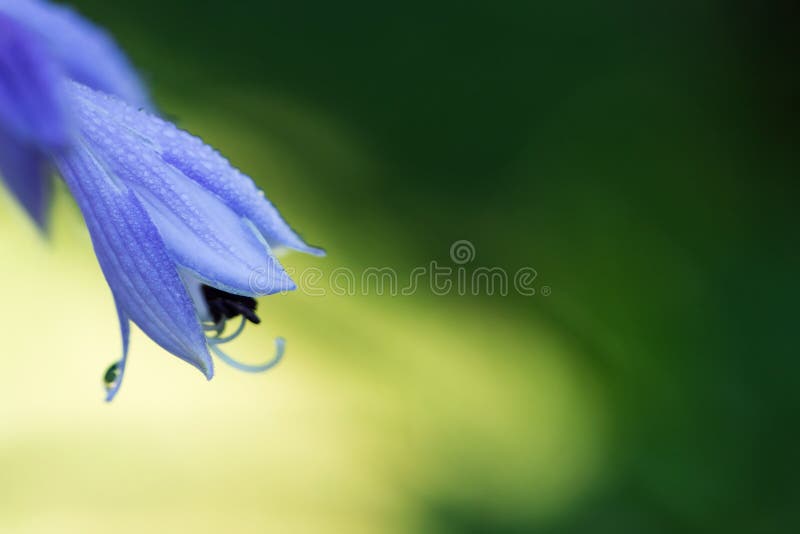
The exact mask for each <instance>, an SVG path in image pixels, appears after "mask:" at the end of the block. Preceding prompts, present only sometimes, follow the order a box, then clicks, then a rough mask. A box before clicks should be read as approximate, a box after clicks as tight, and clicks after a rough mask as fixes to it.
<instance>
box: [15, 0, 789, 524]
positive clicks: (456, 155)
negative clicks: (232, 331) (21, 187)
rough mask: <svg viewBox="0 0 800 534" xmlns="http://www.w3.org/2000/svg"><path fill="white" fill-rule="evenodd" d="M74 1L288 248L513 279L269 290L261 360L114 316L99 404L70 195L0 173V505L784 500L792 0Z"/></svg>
mask: <svg viewBox="0 0 800 534" xmlns="http://www.w3.org/2000/svg"><path fill="white" fill-rule="evenodd" d="M72 3H73V4H74V5H76V7H78V8H79V9H80V10H81V12H83V13H84V14H86V15H87V16H89V17H90V18H91V19H93V20H95V21H96V22H98V23H100V24H102V25H104V26H106V27H107V28H109V29H110V31H112V32H113V33H114V35H115V36H116V37H117V39H118V40H119V42H120V43H121V44H122V45H123V47H124V48H125V49H126V50H127V51H128V52H129V54H130V56H131V57H132V58H133V60H134V62H135V63H136V65H137V66H138V67H139V68H140V70H141V71H142V72H143V74H144V76H145V77H146V78H147V80H148V82H149V83H150V85H151V87H152V88H153V92H154V95H155V99H156V101H157V102H158V104H159V105H160V107H161V108H162V109H163V110H164V111H165V112H167V113H168V114H169V115H170V116H171V117H172V118H173V119H174V120H175V121H176V122H177V123H178V124H179V125H180V126H182V127H184V128H187V129H189V130H191V131H192V132H193V133H196V134H198V135H200V136H202V137H203V138H204V139H206V140H207V141H208V142H209V143H211V144H213V145H214V146H215V147H217V148H219V149H220V150H221V151H222V152H223V153H224V154H225V155H226V156H228V157H229V158H230V159H231V160H232V161H233V162H234V164H236V165H237V166H239V167H240V168H241V169H242V170H244V171H245V172H246V173H248V174H250V175H251V176H253V177H254V179H255V180H256V181H257V182H258V183H259V184H260V185H261V186H262V187H263V188H264V189H265V190H266V192H267V194H268V195H269V196H270V198H271V199H272V200H273V201H274V202H275V203H276V204H277V205H278V206H279V207H280V208H281V210H282V211H283V213H284V215H285V216H286V217H287V219H288V220H289V221H290V222H291V223H292V224H293V225H294V226H295V227H296V228H298V229H299V230H300V231H301V232H302V233H303V235H304V236H306V237H307V238H308V240H309V241H311V242H312V243H314V244H319V245H322V246H324V247H326V248H327V249H328V252H329V255H328V257H326V258H324V259H317V258H308V257H302V256H300V255H296V254H295V255H290V256H287V257H285V258H284V263H285V264H286V265H287V266H289V267H291V268H294V269H296V270H297V272H302V271H303V269H306V268H309V267H316V268H319V269H321V270H322V271H323V273H325V274H326V275H329V274H330V273H331V271H333V270H334V269H336V268H348V269H351V270H352V272H354V273H362V272H363V271H364V269H367V268H369V267H391V268H393V269H395V271H396V272H397V273H399V275H400V279H401V280H406V279H407V278H404V277H407V276H408V275H409V274H410V273H411V272H412V271H413V269H414V268H415V267H420V266H427V265H429V264H430V262H431V261H437V262H439V264H440V265H442V266H451V267H455V266H456V265H454V264H453V262H452V260H451V258H450V246H451V244H452V243H453V242H455V241H457V240H468V241H470V242H471V243H472V245H473V246H474V250H475V257H474V259H473V260H472V261H471V262H469V263H468V264H467V265H466V268H468V269H473V268H477V267H481V266H487V267H500V268H502V269H506V270H507V271H508V272H510V273H513V272H515V271H516V270H517V269H519V268H522V267H532V268H534V269H535V270H536V271H537V273H538V276H537V278H536V281H535V286H536V288H537V290H538V291H537V294H536V295H534V296H521V295H519V294H515V293H514V292H513V291H512V292H511V294H509V295H506V296H502V295H497V294H494V295H488V294H486V292H483V294H481V295H477V296H475V295H463V296H461V295H458V294H457V293H456V292H451V293H450V294H449V295H445V296H442V295H436V294H435V293H434V292H433V291H432V290H431V289H430V287H426V286H424V285H422V286H421V287H420V288H419V289H418V290H417V291H416V292H415V293H414V294H413V295H407V296H394V297H392V296H389V295H383V296H381V295H377V294H375V291H371V292H370V294H363V293H364V291H359V292H358V294H356V295H350V296H338V295H334V294H331V293H330V292H327V295H326V296H322V297H319V296H312V295H308V294H304V293H303V292H295V293H293V294H288V295H276V296H272V297H268V298H266V299H263V300H262V302H261V307H260V309H261V312H262V317H263V318H264V319H265V324H264V325H263V326H261V327H259V328H250V329H248V331H247V332H246V334H245V335H244V336H243V337H242V338H241V340H239V341H237V342H236V344H235V345H233V348H232V352H233V353H234V354H235V355H237V356H239V357H241V358H242V359H246V360H248V361H258V360H261V359H263V358H264V357H267V356H269V355H270V354H271V352H272V339H273V338H274V337H275V336H276V335H283V336H285V337H286V338H287V339H288V352H287V357H286V359H285V360H284V361H283V362H282V363H281V365H280V366H279V367H278V368H276V369H274V370H273V371H271V372H269V373H267V374H264V375H254V376H253V375H245V374H241V373H238V372H236V371H234V370H231V369H229V368H226V367H225V366H224V365H222V364H218V374H217V376H216V378H215V379H214V380H213V381H211V382H206V381H205V380H204V379H203V378H202V377H201V376H200V375H199V374H198V373H197V372H196V371H195V370H193V369H192V368H191V367H189V366H187V365H186V364H184V363H182V362H181V361H179V360H178V359H176V358H173V357H171V356H169V355H167V354H166V353H164V352H163V351H162V350H160V349H159V348H158V347H156V346H155V345H153V343H152V342H150V341H149V340H148V339H147V338H146V337H145V336H143V335H142V334H141V333H138V332H136V333H135V334H134V338H133V345H132V353H131V356H130V360H129V368H128V373H127V376H126V381H125V385H124V387H123V389H122V391H121V393H120V395H119V396H118V398H117V399H116V400H115V402H114V403H113V404H111V405H107V404H105V403H104V402H103V401H102V398H103V390H102V384H101V376H102V373H103V371H104V370H105V368H106V367H107V366H108V364H109V363H111V362H112V361H114V360H115V359H116V358H117V357H118V352H119V336H118V330H117V320H116V317H115V315H114V309H113V303H112V301H111V296H110V292H109V291H108V289H107V287H106V286H105V283H104V281H103V279H102V275H101V273H100V271H99V268H98V267H97V265H96V261H95V259H94V255H93V254H92V250H91V244H90V242H89V238H88V236H87V234H86V231H85V229H84V227H83V224H82V220H81V216H80V213H79V212H78V210H77V209H76V208H75V206H74V205H73V203H72V201H71V199H70V198H69V196H68V195H67V193H66V192H65V191H64V189H63V188H61V191H60V194H59V195H58V198H57V200H56V202H55V206H54V208H55V213H54V218H53V232H52V237H51V238H50V239H49V240H45V239H42V238H40V237H39V236H38V234H37V232H36V231H35V230H34V229H33V228H32V226H31V225H30V224H29V223H28V221H26V220H25V218H24V216H23V215H22V213H21V212H20V210H19V209H18V208H17V207H16V206H14V205H13V204H12V203H11V201H10V200H9V199H8V198H7V196H6V195H4V196H3V199H2V200H0V255H2V258H3V261H2V262H0V275H1V276H0V280H2V282H0V294H2V296H3V305H2V306H0V324H2V325H3V332H4V343H3V350H2V352H3V359H2V362H3V372H2V373H0V473H2V474H1V475H0V478H1V479H2V484H0V531H2V532H15V533H16V532H20V533H29V532H30V533H33V532H59V533H72V532H74V533H94V532H116V533H129V532H130V533H140V532H142V531H145V530H146V529H150V530H152V531H158V532H197V533H206V532H208V533H211V532H242V533H249V532H254V533H255V532H259V533H260V532H276V533H284V532H285V533H305V532H309V533H310V532H314V533H317V532H326V533H327V532H346V533H348V534H354V533H359V532H364V533H391V532H415V533H416V532H419V533H437V534H438V533H442V534H449V533H498V534H506V533H508V534H511V533H523V532H525V533H528V532H535V533H539V532H540V533H553V534H555V533H592V534H600V533H614V534H625V533H642V532H647V533H649V534H656V533H661V532H664V533H673V532H715V531H721V532H727V533H730V532H760V533H771V532H794V531H795V528H796V526H797V525H796V523H797V521H796V505H797V502H798V499H800V492H799V491H798V487H800V486H798V484H797V479H798V471H797V470H796V469H795V468H796V464H795V463H793V458H794V460H796V449H797V444H796V436H795V431H796V428H797V421H796V419H795V418H794V415H795V412H796V410H797V407H798V401H800V398H798V397H800V395H798V391H800V389H799V388H798V385H797V374H798V371H800V368H799V367H800V366H798V358H797V356H798V351H797V348H796V347H797V343H796V341H795V336H794V332H795V331H796V330H797V327H796V325H795V322H796V319H797V302H798V300H800V299H799V298H798V297H800V294H798V293H799V292H798V283H797V280H796V277H797V275H798V272H799V271H798V268H800V257H799V255H798V246H797V235H796V234H797V230H798V218H797V213H796V210H797V202H798V192H799V191H798V189H799V188H798V173H797V171H798V168H797V140H798V138H797V135H796V134H797V118H798V117H797V94H798V89H799V87H798V79H797V75H796V71H797V64H798V59H799V58H798V54H797V46H796V24H797V20H798V18H797V15H798V13H797V8H796V5H795V4H794V3H793V2H788V1H786V2H747V1H744V0H732V1H722V0H720V1H695V2H634V1H619V0H617V1H613V2H586V1H584V2H534V1H519V2H514V1H500V2H488V1H484V2H479V1H474V2H473V1H459V2H457V1H444V0H442V1H439V2H419V1H416V0H412V1H410V2H404V3H401V4H387V3H380V2H367V1H355V0H342V1H339V2H271V1H255V0H254V1H238V2H237V1H231V2H225V3H220V2H198V1H189V0H137V1H136V2H108V1H106V0H74V1H73V2H72ZM325 279H326V278H325V277H323V281H322V282H320V283H319V284H318V285H321V286H324V282H325ZM544 288H548V289H549V294H547V295H545V293H547V291H543V289H544ZM793 466H794V467H793Z"/></svg>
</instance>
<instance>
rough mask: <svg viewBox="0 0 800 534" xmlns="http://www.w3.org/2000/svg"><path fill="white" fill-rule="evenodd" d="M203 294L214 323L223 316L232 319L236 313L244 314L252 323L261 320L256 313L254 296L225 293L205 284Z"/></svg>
mask: <svg viewBox="0 0 800 534" xmlns="http://www.w3.org/2000/svg"><path fill="white" fill-rule="evenodd" d="M203 296H204V297H205V299H206V304H208V311H209V313H210V314H211V318H212V319H213V320H214V322H215V323H219V322H220V321H221V320H222V319H223V318H225V319H233V318H234V317H236V316H237V315H242V316H244V317H245V318H246V319H247V320H248V321H250V322H251V323H253V324H258V323H260V322H261V319H259V318H258V315H256V306H257V305H258V303H257V302H256V299H254V298H251V297H243V296H241V295H234V294H232V293H226V292H224V291H220V290H219V289H216V288H213V287H210V286H206V285H204V286H203Z"/></svg>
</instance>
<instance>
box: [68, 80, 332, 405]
mask: <svg viewBox="0 0 800 534" xmlns="http://www.w3.org/2000/svg"><path fill="white" fill-rule="evenodd" d="M66 92H67V94H68V96H69V98H70V101H71V102H72V103H73V108H74V110H75V127H76V130H77V135H78V137H77V139H78V141H77V142H76V143H75V146H74V147H73V148H70V149H68V150H66V151H64V152H62V153H60V154H59V155H57V156H56V157H55V162H56V166H57V167H58V169H59V171H60V172H61V175H62V176H63V177H64V180H65V181H66V183H67V186H68V187H69V189H70V191H71V192H72V194H73V196H74V197H75V199H76V200H77V202H78V206H79V207H80V208H81V211H82V212H83V215H84V218H85V220H86V224H87V226H88V228H89V233H90V234H91V236H92V243H93V244H94V248H95V252H96V254H97V258H98V260H99V261H100V266H101V267H102V269H103V273H104V274H105V276H106V280H108V283H109V285H110V286H111V290H112V292H113V294H114V299H115V301H116V303H117V310H118V313H119V316H120V322H121V324H122V337H123V342H124V349H123V359H122V361H121V363H120V364H119V366H118V367H117V368H116V369H114V372H113V373H111V375H110V376H109V377H108V378H110V379H111V382H112V383H113V385H112V387H111V389H110V392H109V395H110V396H113V395H114V393H115V392H116V389H117V388H118V385H119V382H120V379H119V378H121V374H122V372H124V369H125V359H126V355H127V340H128V320H129V319H130V320H132V321H133V322H135V323H136V324H137V325H139V327H140V328H141V329H142V330H143V331H144V332H145V333H146V334H147V335H148V336H150V337H151V338H152V339H153V340H155V341H156V342H157V343H158V344H159V345H161V346H162V347H164V348H165V349H167V350H168V351H170V352H171V353H173V354H175V355H176V356H178V357H179V358H181V359H183V360H185V361H187V362H189V363H191V364H192V365H194V366H195V367H197V368H198V369H199V370H200V371H201V372H202V373H203V374H205V375H206V376H207V377H208V378H211V376H212V375H213V364H212V360H211V357H210V355H209V350H210V351H211V352H213V353H214V354H216V355H217V356H218V357H220V358H221V359H223V360H224V361H226V362H228V363H230V364H232V365H234V366H236V367H238V368H240V369H243V370H250V371H259V370H265V369H267V368H269V367H271V366H272V365H273V364H274V363H275V362H277V360H278V359H280V357H281V354H282V351H283V341H282V340H281V339H278V341H277V351H276V355H275V357H274V358H273V359H271V360H270V361H268V362H267V363H265V364H262V365H257V366H249V365H244V364H241V363H238V362H237V361H235V360H233V359H232V358H230V357H229V356H228V355H227V354H226V353H225V352H223V351H222V349H221V348H220V345H222V344H224V343H227V342H229V341H231V340H233V339H235V338H236V337H237V336H238V335H239V333H240V332H241V331H242V329H243V328H244V325H245V322H246V321H247V320H249V321H251V322H253V323H258V322H260V321H259V319H258V317H257V316H256V314H255V306H256V302H255V300H254V299H253V297H255V296H258V295H266V294H272V293H276V292H278V291H285V290H290V289H294V287H295V286H294V283H293V282H292V281H291V279H290V278H289V276H288V275H287V274H286V272H285V271H284V269H283V267H282V266H281V265H280V263H279V262H278V261H277V260H276V259H275V257H274V256H273V255H272V253H271V250H272V249H274V248H291V249H295V250H299V251H303V252H307V253H311V254H321V253H322V251H321V250H319V249H316V248H313V247H310V246H308V245H306V244H305V243H304V242H303V241H302V240H301V239H300V238H299V237H298V235H297V234H296V233H295V232H294V231H292V229H291V228H290V227H289V226H288V225H287V224H286V223H285V222H284V220H283V219H282V218H281V217H280V215H279V214H278V212H277V211H276V210H275V208H274V207H273V206H272V204H270V202H269V201H268V200H267V199H266V198H265V197H264V194H263V193H262V192H261V190H259V189H258V188H257V187H256V186H255V184H254V183H253V181H252V180H251V179H250V178H248V177H247V176H245V175H243V174H242V173H240V172H239V171H237V170H236V169H235V168H233V167H232V166H231V165H230V164H229V163H228V161H227V160H225V159H224V158H223V157H222V156H220V155H219V154H218V153H217V152H216V151H214V150H213V149H211V148H210V147H208V146H207V145H205V144H203V142H202V141H200V139H198V138H196V137H193V136H191V135H189V134H188V133H186V132H183V131H181V130H179V129H177V128H176V127H175V126H173V125H172V124H169V123H168V122H165V121H163V120H161V119H159V118H157V117H155V116H153V115H150V114H149V113H147V112H145V111H140V110H137V109H135V108H133V107H131V106H129V105H127V104H125V103H124V102H122V101H120V100H118V99H116V98H113V97H110V96H108V95H105V94H102V93H98V92H96V91H93V90H91V89H89V88H87V87H85V86H82V85H79V84H77V83H69V84H68V86H67V91H66ZM235 317H241V322H240V325H239V327H238V328H237V329H236V331H235V332H234V333H233V334H231V335H229V336H225V337H223V336H222V335H221V334H222V332H223V330H224V329H225V323H226V321H227V320H228V319H232V318H235ZM209 333H211V335H209ZM117 373H118V374H119V378H117V376H116V374H117Z"/></svg>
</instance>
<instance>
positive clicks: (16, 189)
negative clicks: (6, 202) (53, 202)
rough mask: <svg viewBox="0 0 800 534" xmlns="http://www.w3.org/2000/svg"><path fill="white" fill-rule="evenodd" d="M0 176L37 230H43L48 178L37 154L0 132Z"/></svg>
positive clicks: (48, 190)
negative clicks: (37, 227)
mask: <svg viewBox="0 0 800 534" xmlns="http://www.w3.org/2000/svg"><path fill="white" fill-rule="evenodd" d="M0 176H2V178H3V181H4V182H5V184H6V186H7V187H8V189H9V191H10V192H11V193H12V194H13V195H14V196H15V197H16V199H17V200H18V201H19V203H20V204H22V206H23V207H24V208H25V210H26V211H27V212H28V214H29V215H30V216H31V218H33V220H34V221H35V222H36V224H37V225H38V226H39V228H40V229H42V230H44V229H45V228H46V227H47V213H48V208H49V206H50V195H51V178H50V175H49V174H48V173H47V163H46V161H45V158H44V156H43V155H42V153H41V152H39V150H37V149H36V148H33V147H29V146H25V145H21V144H20V143H19V142H18V141H17V140H16V139H15V137H14V136H11V135H8V134H6V133H4V132H3V130H2V129H1V128H0Z"/></svg>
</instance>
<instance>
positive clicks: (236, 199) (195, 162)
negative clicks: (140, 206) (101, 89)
mask: <svg viewBox="0 0 800 534" xmlns="http://www.w3.org/2000/svg"><path fill="white" fill-rule="evenodd" d="M95 104H97V105H98V106H101V107H102V108H103V109H105V110H106V111H108V112H109V114H112V115H113V116H114V117H115V118H116V119H117V120H118V121H119V123H120V124H121V125H122V126H124V127H125V128H127V129H128V130H130V131H131V132H132V133H134V134H135V135H137V136H138V137H140V138H142V139H143V140H146V142H147V143H148V144H150V146H151V147H152V149H153V150H154V151H156V152H157V153H158V154H160V156H161V158H162V159H163V160H164V161H165V162H167V163H169V164H170V165H172V166H173V167H174V168H176V169H178V170H179V171H180V172H181V173H182V174H183V175H185V176H187V177H188V178H190V179H191V180H193V181H195V182H197V183H198V184H199V185H201V186H202V187H203V188H204V189H206V190H208V191H210V192H211V193H213V194H214V195H216V196H217V197H219V198H220V199H222V201H223V202H225V204H226V205H227V206H228V207H229V208H231V209H232V210H233V211H235V212H236V213H238V214H240V215H241V216H243V217H246V218H247V219H249V220H250V221H252V223H253V224H254V225H255V227H256V228H257V229H258V230H259V232H261V234H262V235H263V236H264V239H265V240H266V241H267V243H268V244H269V246H270V247H272V248H290V249H294V250H298V251H300V252H305V253H308V254H314V255H317V256H324V255H325V251H323V250H322V249H320V248H316V247H312V246H310V245H307V244H306V243H305V242H304V241H303V240H302V239H301V238H300V236H299V235H297V233H296V232H295V231H294V230H292V228H291V227H290V226H289V225H288V224H287V223H286V221H285V220H284V219H283V217H281V215H280V213H278V210H277V209H276V208H275V206H273V205H272V203H271V202H270V201H269V200H267V198H266V197H265V195H264V192H263V191H261V190H260V189H258V187H256V184H255V183H254V182H253V180H252V179H250V178H249V177H248V176H246V175H244V174H242V173H241V172H240V171H239V170H238V169H236V168H234V167H233V166H231V164H230V162H228V160H227V159H225V158H224V157H223V156H222V155H220V153H219V152H217V151H216V150H214V149H213V148H211V147H210V146H208V145H206V144H205V143H204V142H203V141H202V140H201V139H200V138H199V137H195V136H193V135H191V134H190V133H188V132H185V131H183V130H180V129H178V128H177V127H176V126H175V125H173V124H171V123H169V122H166V121H164V120H162V119H160V118H158V117H154V116H152V115H150V114H147V113H142V112H138V111H137V110H135V109H133V108H131V107H130V106H128V105H126V104H125V103H124V102H120V101H119V100H116V99H110V98H107V99H103V100H99V99H98V100H96V101H95Z"/></svg>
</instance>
